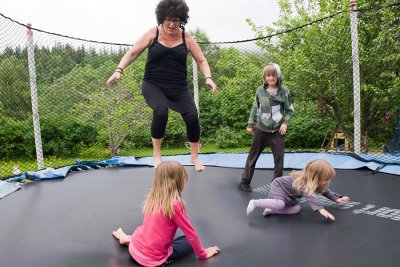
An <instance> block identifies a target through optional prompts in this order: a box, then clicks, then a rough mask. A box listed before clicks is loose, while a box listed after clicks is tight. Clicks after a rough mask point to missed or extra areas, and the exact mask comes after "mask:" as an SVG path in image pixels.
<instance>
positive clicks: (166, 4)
mask: <svg viewBox="0 0 400 267" xmlns="http://www.w3.org/2000/svg"><path fill="white" fill-rule="evenodd" d="M156 17H157V23H158V25H160V24H162V23H163V21H164V20H165V19H166V18H179V19H180V20H181V23H182V24H183V25H184V24H186V23H187V22H188V19H189V7H188V6H187V4H186V2H185V0H161V1H160V2H159V3H158V5H157V7H156Z"/></svg>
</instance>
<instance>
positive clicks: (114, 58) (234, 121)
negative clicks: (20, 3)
mask: <svg viewBox="0 0 400 267" xmlns="http://www.w3.org/2000/svg"><path fill="white" fill-rule="evenodd" d="M314 2H320V1H307V3H309V4H310V5H307V4H304V5H298V6H296V7H294V6H293V7H291V8H288V9H287V10H285V9H283V10H281V17H280V19H279V20H278V21H277V22H276V23H274V25H273V26H270V27H260V26H259V25H254V24H253V23H252V22H251V21H250V22H249V23H250V26H252V27H253V29H254V31H255V33H256V34H257V36H259V38H255V39H252V40H242V41H237V42H224V43H219V42H210V41H209V40H208V39H207V36H206V34H204V33H202V32H196V33H192V34H193V35H196V37H197V40H198V42H199V44H200V46H201V48H202V51H203V53H204V54H205V56H206V58H207V59H208V62H209V64H210V67H211V69H212V73H213V78H214V81H215V82H216V84H217V85H218V87H219V91H218V93H217V94H215V95H213V94H211V93H210V91H209V90H208V88H207V87H206V85H205V81H204V79H202V77H203V76H202V75H200V74H197V73H195V71H196V67H195V66H194V67H193V63H192V59H191V58H189V59H188V72H189V74H190V75H189V84H193V81H195V82H196V81H197V80H198V83H195V85H194V86H192V87H194V88H199V92H198V98H199V114H200V123H201V143H202V147H201V150H200V152H201V153H215V152H248V150H249V145H250V143H251V137H250V136H249V135H248V134H247V132H246V130H245V129H246V125H247V120H248V116H249V113H250V109H251V106H252V103H253V99H254V93H255V90H256V88H257V87H258V86H260V85H261V84H262V80H261V72H262V69H263V67H264V66H265V64H267V63H269V62H276V63H278V64H279V65H280V66H281V68H282V71H283V80H284V85H285V86H286V87H287V88H288V89H289V90H290V92H291V95H292V100H293V103H294V107H295V114H294V116H293V118H292V120H291V122H290V125H289V128H288V133H287V135H286V149H285V151H287V152H289V151H298V152H301V151H335V152H337V151H341V152H348V153H353V152H356V154H363V155H374V156H375V159H378V160H382V161H385V157H388V156H390V157H391V158H393V156H398V154H397V153H398V150H399V143H398V141H399V129H400V128H399V124H400V122H399V120H400V119H399V106H400V100H399V97H398V96H399V95H400V79H399V71H400V70H399V66H400V56H399V55H400V44H399V42H400V12H399V10H400V6H399V1H396V2H395V3H393V2H392V3H390V2H389V1H376V3H375V4H376V5H379V6H369V5H370V4H365V5H366V6H362V5H361V4H360V5H359V7H358V9H357V8H355V7H354V9H353V11H352V12H351V10H350V7H349V6H348V5H347V4H344V3H340V2H341V1H324V2H326V4H325V5H318V4H317V3H314ZM334 10H336V11H337V12H336V13H335V12H332V11H334ZM351 14H352V15H351ZM351 16H353V17H352V18H351ZM0 34H1V37H0V123H1V126H0V157H1V160H0V177H1V178H6V177H10V176H13V175H16V174H18V172H19V171H22V172H23V171H28V170H30V171H32V170H38V169H42V168H47V167H61V166H66V165H72V164H75V162H76V159H81V160H85V161H100V160H103V159H108V158H110V157H111V156H114V155H121V156H135V157H143V156H151V155H152V146H151V137H150V124H151V117H152V112H151V110H150V109H149V107H147V105H146V103H145V101H144V99H143V96H142V94H141V80H142V76H143V72H144V64H145V60H146V52H145V53H143V55H142V56H140V57H139V58H138V59H137V60H136V61H135V63H134V64H132V65H131V66H129V67H128V68H127V69H126V70H125V71H124V74H123V77H122V79H121V80H120V81H119V83H118V85H117V86H116V87H113V88H107V87H106V85H105V81H106V80H107V78H108V77H109V76H110V75H111V73H112V72H113V70H114V69H115V67H116V66H117V64H118V62H119V60H120V58H121V57H122V55H123V54H124V53H125V52H126V51H127V49H128V48H129V45H126V44H110V43H104V42H95V41H89V40H82V39H77V38H71V37H67V36H62V35H59V34H53V33H48V32H44V31H41V30H39V29H34V28H32V29H30V28H29V27H27V26H25V25H23V24H21V23H19V22H16V21H14V20H12V19H11V18H8V17H6V16H4V15H2V14H0ZM355 49H357V50H358V51H355ZM357 54H358V57H357ZM192 69H193V70H194V73H195V74H194V75H192ZM357 75H358V76H357ZM197 77H198V78H197ZM357 87H358V88H357ZM358 89H359V93H357V92H356V90H358ZM196 93H197V92H196ZM358 95H359V97H358ZM396 116H397V117H396ZM396 140H397V141H396ZM186 141H187V140H186V128H185V125H184V123H183V121H182V118H181V117H180V115H179V114H177V113H175V112H172V111H171V112H170V114H169V122H168V126H167V131H166V136H165V138H164V142H163V147H162V151H163V154H164V155H173V154H187V153H189V149H188V148H187V147H186V146H185V143H186ZM358 147H359V148H358ZM394 162H395V163H396V162H397V163H399V164H400V159H398V160H395V161H394Z"/></svg>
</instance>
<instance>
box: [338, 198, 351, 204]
mask: <svg viewBox="0 0 400 267" xmlns="http://www.w3.org/2000/svg"><path fill="white" fill-rule="evenodd" d="M347 201H350V198H349V197H346V196H344V197H340V198H338V199H336V202H337V203H343V202H347Z"/></svg>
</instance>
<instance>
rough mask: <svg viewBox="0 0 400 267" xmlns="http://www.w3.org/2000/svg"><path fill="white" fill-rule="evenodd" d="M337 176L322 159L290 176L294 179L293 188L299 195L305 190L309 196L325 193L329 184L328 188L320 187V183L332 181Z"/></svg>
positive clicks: (312, 162) (310, 163) (311, 162)
mask: <svg viewBox="0 0 400 267" xmlns="http://www.w3.org/2000/svg"><path fill="white" fill-rule="evenodd" d="M335 175H336V171H335V169H334V168H333V167H332V166H331V165H330V164H329V163H328V162H326V161H325V160H322V159H317V160H313V161H310V162H309V163H308V164H307V165H306V167H305V168H304V169H303V170H302V171H294V172H292V173H291V174H290V176H291V177H293V178H294V180H293V188H295V189H296V190H297V192H299V193H300V192H301V191H302V189H303V190H304V192H305V193H306V194H307V195H315V194H318V193H323V192H325V191H326V190H327V189H328V186H329V183H328V184H327V185H326V186H320V185H319V183H320V182H321V181H323V180H331V179H332V178H333V177H335Z"/></svg>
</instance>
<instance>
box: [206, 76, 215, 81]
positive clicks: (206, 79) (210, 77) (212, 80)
mask: <svg viewBox="0 0 400 267" xmlns="http://www.w3.org/2000/svg"><path fill="white" fill-rule="evenodd" d="M207 79H211V80H212V81H214V79H213V78H212V77H211V76H209V77H206V78H205V80H207Z"/></svg>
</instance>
